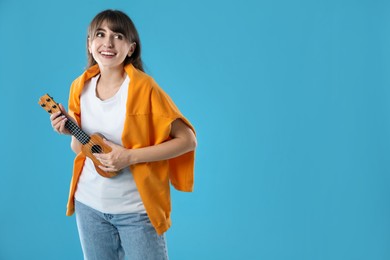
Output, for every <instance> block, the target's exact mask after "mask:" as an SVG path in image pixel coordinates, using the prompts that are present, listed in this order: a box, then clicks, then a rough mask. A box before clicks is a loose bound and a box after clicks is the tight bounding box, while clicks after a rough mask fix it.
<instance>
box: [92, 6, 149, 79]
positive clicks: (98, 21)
mask: <svg viewBox="0 0 390 260" xmlns="http://www.w3.org/2000/svg"><path fill="white" fill-rule="evenodd" d="M103 22H107V25H108V27H109V28H110V30H112V31H114V32H119V33H121V34H123V35H124V37H125V38H126V40H128V41H129V42H130V43H133V42H135V43H136V46H135V50H134V52H133V54H132V55H131V56H130V57H126V59H125V61H124V65H127V64H130V63H131V64H133V66H134V67H136V68H137V69H139V70H141V71H144V68H143V64H142V59H141V42H140V39H139V36H138V32H137V29H136V28H135V25H134V23H133V21H132V20H131V19H130V17H129V16H127V14H125V13H123V12H122V11H118V10H105V11H102V12H100V13H98V14H97V15H96V16H95V18H93V20H92V21H91V23H90V25H89V27H88V36H87V56H88V65H87V68H90V67H91V66H93V65H95V64H96V61H95V59H94V58H93V56H92V54H90V53H89V51H88V40H89V39H91V40H92V39H93V38H94V37H95V35H96V31H97V29H98V28H99V27H100V26H101V25H102V23H103Z"/></svg>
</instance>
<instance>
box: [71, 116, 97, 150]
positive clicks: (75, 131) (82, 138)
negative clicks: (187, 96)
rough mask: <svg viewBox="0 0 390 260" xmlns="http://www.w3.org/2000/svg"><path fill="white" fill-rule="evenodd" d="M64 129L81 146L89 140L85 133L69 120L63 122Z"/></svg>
mask: <svg viewBox="0 0 390 260" xmlns="http://www.w3.org/2000/svg"><path fill="white" fill-rule="evenodd" d="M65 128H66V129H68V130H69V132H70V133H71V134H72V135H73V136H74V137H76V139H77V140H78V141H79V142H80V143H82V144H83V145H85V144H87V143H88V142H89V140H90V139H91V137H90V136H89V135H88V134H87V133H85V132H84V131H83V130H82V129H81V128H80V127H79V126H78V125H77V124H76V123H75V122H73V121H72V120H70V119H69V118H68V120H67V121H66V122H65Z"/></svg>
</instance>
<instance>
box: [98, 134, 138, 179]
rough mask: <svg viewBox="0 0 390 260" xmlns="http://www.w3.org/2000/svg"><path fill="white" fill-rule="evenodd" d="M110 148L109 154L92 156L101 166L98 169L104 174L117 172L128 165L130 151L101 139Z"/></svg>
mask: <svg viewBox="0 0 390 260" xmlns="http://www.w3.org/2000/svg"><path fill="white" fill-rule="evenodd" d="M103 141H104V143H105V144H107V145H108V146H110V147H111V149H112V151H111V152H109V153H94V154H93V155H94V156H95V157H96V158H97V159H98V160H99V161H100V162H101V163H102V164H103V166H101V165H99V167H100V169H102V170H103V171H105V172H117V171H120V170H122V169H123V168H125V167H128V166H129V165H130V154H131V153H130V150H129V149H126V148H124V147H122V146H120V145H117V144H115V143H113V142H110V141H108V140H106V139H103Z"/></svg>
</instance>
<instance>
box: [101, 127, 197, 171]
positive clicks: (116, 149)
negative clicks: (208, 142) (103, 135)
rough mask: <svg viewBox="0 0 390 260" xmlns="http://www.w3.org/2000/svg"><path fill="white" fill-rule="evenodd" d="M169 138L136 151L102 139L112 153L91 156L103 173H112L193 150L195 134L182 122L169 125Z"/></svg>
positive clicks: (195, 143)
mask: <svg viewBox="0 0 390 260" xmlns="http://www.w3.org/2000/svg"><path fill="white" fill-rule="evenodd" d="M170 136H171V138H172V139H170V140H168V141H166V142H163V143H161V144H157V145H153V146H147V147H143V148H138V149H126V148H124V147H122V146H120V145H117V144H114V143H112V142H109V141H107V140H105V139H103V140H104V142H105V143H106V144H107V145H109V146H110V147H111V148H112V151H111V152H109V153H106V154H101V153H96V154H93V155H94V156H95V157H96V158H97V159H98V160H99V161H100V162H101V163H102V164H103V165H104V166H99V167H100V168H101V169H102V170H103V171H106V172H114V171H119V170H122V169H123V168H125V167H128V166H129V165H132V164H137V163H146V162H155V161H161V160H167V159H171V158H174V157H177V156H179V155H182V154H184V153H187V152H189V151H193V150H195V148H196V145H197V142H196V137H195V134H194V132H192V130H191V129H190V128H189V126H187V125H186V124H185V123H184V122H183V121H182V120H180V119H177V120H175V121H174V122H173V123H172V124H171V133H170Z"/></svg>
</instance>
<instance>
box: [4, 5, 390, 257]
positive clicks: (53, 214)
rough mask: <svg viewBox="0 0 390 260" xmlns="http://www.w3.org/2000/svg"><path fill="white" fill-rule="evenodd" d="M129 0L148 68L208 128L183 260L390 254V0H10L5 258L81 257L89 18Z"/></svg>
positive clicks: (179, 221) (182, 210)
mask: <svg viewBox="0 0 390 260" xmlns="http://www.w3.org/2000/svg"><path fill="white" fill-rule="evenodd" d="M107 8H116V9H121V10H123V11H125V12H127V13H128V14H129V15H130V16H131V17H132V19H133V20H134V22H135V24H136V26H137V28H138V30H139V33H140V36H141V41H142V44H143V46H142V47H143V58H144V61H145V64H146V68H147V72H148V73H149V74H151V75H152V76H153V77H154V78H155V79H156V80H157V82H158V83H159V84H160V86H161V87H163V88H164V89H165V90H166V92H167V93H168V94H169V95H171V97H172V98H173V99H174V101H175V102H176V103H177V105H178V106H179V107H180V109H181V110H182V112H183V113H184V114H185V115H186V116H187V117H188V118H189V119H190V120H191V121H192V123H193V124H194V125H195V127H196V129H197V133H198V142H199V146H198V149H197V161H196V183H195V192H194V193H179V192H177V191H173V192H172V200H173V202H172V204H173V211H172V219H173V226H172V228H171V229H170V230H169V231H168V233H167V237H168V243H169V253H170V257H171V259H172V260H182V259H185V260H187V259H188V260H191V259H270V260H286V259H293V260H305V259H307V260H309V259H310V260H311V259H319V260H320V259H331V260H338V259H340V260H346V259H354V260H356V259H367V260H379V259H390V246H389V245H390V210H389V202H390V200H389V196H390V191H389V183H390V177H389V172H390V167H389V159H388V158H389V152H390V150H389V149H390V148H389V147H390V138H389V133H390V120H389V112H390V104H389V98H390V90H389V85H390V76H389V75H390V73H389V71H390V63H389V59H390V49H389V46H390V4H389V2H388V1H375V0H371V1H369V0H366V1H363V0H360V1H359V0H356V1H352V0H351V1H348V0H345V1H340V0H318V1H309V0H306V1H305V0H298V1H289V0H266V1H265V0H258V1H224V0H215V1H206V0H198V1H191V2H190V1H179V0H177V1H170V0H168V1H157V0H156V1H151V0H150V1H97V0H96V1H91V0H84V1H75V0H70V1H61V2H59V1H11V0H0V32H1V34H0V51H1V56H0V88H1V96H2V98H1V102H0V111H1V118H2V120H3V122H2V127H1V130H0V134H1V138H2V140H1V144H2V145H1V147H2V149H1V157H0V158H1V164H0V165H1V166H0V167H1V180H0V205H1V207H0V259H2V260H3V259H4V260H16V259H18V260H19V259H50V260H51V259H58V260H62V259H64V260H65V259H66V260H69V259H82V253H81V249H80V246H79V241H78V235H77V230H76V224H75V219H74V217H70V218H69V217H66V216H65V206H66V201H67V196H68V188H69V181H70V177H71V162H72V159H73V154H72V152H71V151H70V148H69V138H68V137H64V136H59V135H57V134H55V133H54V132H53V130H52V129H51V127H50V123H49V118H48V114H46V112H45V111H44V110H42V109H41V108H40V107H39V106H38V105H37V101H38V98H39V97H40V96H42V95H43V94H45V93H46V92H48V93H50V94H51V95H52V96H53V97H54V98H55V99H56V100H57V101H61V102H63V103H65V104H67V97H68V90H69V85H70V83H71V81H72V80H73V79H74V78H75V77H76V76H78V75H79V74H81V73H82V71H83V68H84V67H85V64H86V59H85V37H86V35H85V34H86V28H87V26H88V24H89V22H90V20H91V19H92V18H93V16H94V15H95V14H97V13H98V12H99V11H101V10H104V9H107Z"/></svg>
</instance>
